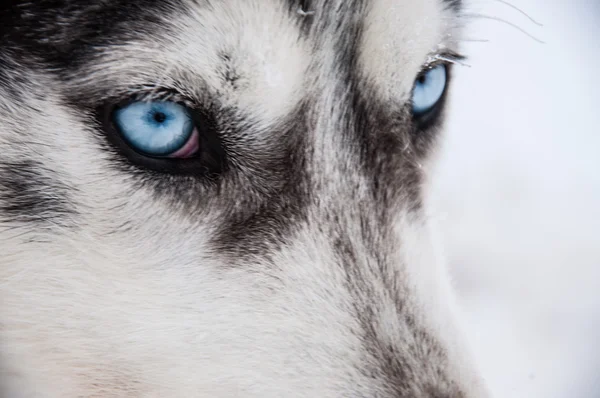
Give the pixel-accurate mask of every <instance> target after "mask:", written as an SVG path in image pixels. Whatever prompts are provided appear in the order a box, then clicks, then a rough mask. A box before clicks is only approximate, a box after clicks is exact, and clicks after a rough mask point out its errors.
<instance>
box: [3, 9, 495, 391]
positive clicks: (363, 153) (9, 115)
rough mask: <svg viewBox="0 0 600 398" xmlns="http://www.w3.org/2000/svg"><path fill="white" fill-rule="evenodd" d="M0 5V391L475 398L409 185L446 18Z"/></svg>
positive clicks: (436, 13)
mask: <svg viewBox="0 0 600 398" xmlns="http://www.w3.org/2000/svg"><path fill="white" fill-rule="evenodd" d="M0 8H2V10H1V11H2V12H1V13H0V15H2V19H3V20H2V24H1V25H2V28H0V31H1V33H2V36H1V37H2V39H1V40H2V46H1V47H0V151H1V153H2V155H1V156H0V253H2V254H1V255H0V286H1V290H0V302H1V306H0V342H1V346H0V371H1V373H0V387H1V388H2V389H3V396H7V397H44V398H45V397H113V396H127V397H138V396H139V397H166V396H173V397H174V396H177V397H233V396H243V397H282V396H285V397H411V398H414V397H431V398H433V397H439V398H442V397H443V398H446V397H448V398H450V397H452V398H463V397H464V398H467V397H471V398H472V397H478V398H479V397H484V396H486V394H485V391H484V389H483V387H482V386H481V384H480V382H479V380H478V377H477V375H476V372H475V371H474V369H472V368H471V366H470V365H469V361H468V356H467V355H465V354H464V352H465V350H464V349H463V348H462V347H461V343H460V338H459V337H458V334H459V333H457V332H456V331H455V329H456V328H455V327H454V326H453V315H452V312H453V309H452V308H453V307H452V296H451V294H450V290H449V288H448V283H447V278H446V275H445V270H444V267H443V263H442V261H441V260H440V258H439V255H438V254H437V249H436V245H435V243H434V239H433V237H432V233H431V231H430V227H429V223H428V220H427V217H426V208H427V206H426V197H425V195H424V194H423V188H422V187H423V183H424V182H425V178H426V173H425V170H426V169H425V168H424V167H423V165H426V164H427V161H428V159H429V157H430V154H431V152H432V150H433V148H434V143H435V139H436V136H437V135H438V134H439V130H440V125H441V120H442V118H443V113H444V111H443V102H444V98H445V92H446V87H445V86H446V81H447V79H448V78H449V77H450V65H445V62H446V61H447V60H449V59H451V58H452V57H454V56H455V54H454V52H455V51H456V46H457V43H458V40H459V39H458V34H459V32H458V25H459V21H460V17H459V15H460V3H459V2H458V1H449V0H370V1H367V0H353V1H346V0H344V1H342V0H331V1H326V2H325V1H322V2H318V1H314V2H310V1H304V2H297V1H292V0H287V1H286V0H239V1H237V0H236V1H227V0H211V1H208V0H168V1H167V0H165V1H156V2H155V1H148V0H130V1H127V2H120V1H113V0H102V1H100V0H94V1H87V2H75V1H68V0H57V1H50V0H48V1H40V2H19V1H17V2H15V1H8V2H4V3H3V5H2V6H0ZM432 82H434V83H435V84H433V83H432ZM440 82H441V83H440ZM432 87H433V88H432ZM428 101H429V102H428ZM149 137H150V138H149Z"/></svg>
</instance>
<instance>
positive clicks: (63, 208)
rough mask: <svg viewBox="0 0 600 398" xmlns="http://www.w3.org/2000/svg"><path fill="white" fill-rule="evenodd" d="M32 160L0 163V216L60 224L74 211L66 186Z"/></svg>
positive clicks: (19, 220) (49, 171) (22, 220)
mask: <svg viewBox="0 0 600 398" xmlns="http://www.w3.org/2000/svg"><path fill="white" fill-rule="evenodd" d="M53 174H54V172H53V171H51V170H48V169H47V168H45V167H44V165H42V164H41V163H39V162H36V161H33V160H23V161H12V162H3V163H0V217H1V218H4V219H7V220H8V221H17V222H40V223H52V224H56V223H59V224H61V225H63V224H64V221H66V219H67V218H69V217H70V216H72V215H73V214H74V213H75V210H74V208H73V204H72V202H71V200H70V199H69V188H68V187H67V186H65V185H64V184H63V183H61V182H60V180H59V179H58V178H54V177H53Z"/></svg>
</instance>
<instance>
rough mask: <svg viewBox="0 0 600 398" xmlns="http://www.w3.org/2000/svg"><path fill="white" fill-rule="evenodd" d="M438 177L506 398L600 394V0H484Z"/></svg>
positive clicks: (476, 330) (458, 272) (466, 299)
mask: <svg viewBox="0 0 600 398" xmlns="http://www.w3.org/2000/svg"><path fill="white" fill-rule="evenodd" d="M470 1H471V5H470V7H469V10H470V12H472V13H481V14H486V15H490V16H495V17H499V18H502V19H505V20H507V21H510V22H512V23H514V24H516V25H518V26H519V27H521V28H523V29H525V30H527V31H528V32H529V33H531V34H533V35H534V36H536V37H538V38H540V39H541V40H543V41H545V44H538V43H537V42H536V41H535V40H532V39H530V38H528V37H527V36H526V35H524V34H523V33H521V32H519V31H518V30H517V29H515V28H513V27H510V26H508V25H506V24H503V23H500V22H496V21H492V20H483V19H477V18H473V19H472V20H471V21H470V22H471V26H470V28H469V30H468V32H469V34H468V38H469V39H487V40H489V41H488V42H467V43H465V46H464V50H465V53H466V55H468V56H469V60H468V63H469V64H470V65H471V66H472V67H471V68H466V67H459V68H456V69H455V70H456V71H457V72H456V75H455V77H456V79H455V80H454V83H453V93H452V98H451V101H450V103H451V104H452V105H451V106H452V108H451V117H450V121H449V125H448V127H449V129H448V131H447V133H448V134H447V137H446V140H445V142H444V146H443V150H442V153H441V159H440V162H438V164H437V169H436V174H435V178H434V185H433V187H434V204H435V207H436V211H435V212H434V213H433V215H432V216H433V217H435V219H436V220H437V221H438V223H439V225H440V226H441V227H442V238H443V239H444V241H445V245H446V254H447V256H448V258H449V261H450V265H451V267H452V268H451V269H452V272H453V274H454V278H455V283H456V285H457V286H458V288H459V291H460V298H461V303H462V304H463V308H464V310H465V311H466V318H467V325H468V330H467V332H468V335H469V338H470V341H471V343H472V345H473V347H474V351H475V356H476V359H477V360H478V361H479V363H480V366H481V368H482V369H483V372H484V374H485V376H486V377H487V379H488V382H489V384H490V386H491V388H492V390H493V392H494V393H495V397H496V398H542V397H543V398H600V127H599V126H600V0H509V1H510V2H511V3H512V4H513V5H515V6H518V7H519V8H521V9H523V10H524V11H526V12H527V13H528V14H529V15H531V16H532V17H533V18H534V19H536V20H538V21H539V22H541V23H543V25H544V26H543V27H540V26H537V25H535V24H534V23H532V22H530V21H529V20H528V19H527V18H526V17H525V16H523V15H521V14H519V13H518V12H517V11H515V10H514V9H512V8H510V7H508V6H507V5H505V4H502V2H500V1H498V0H470Z"/></svg>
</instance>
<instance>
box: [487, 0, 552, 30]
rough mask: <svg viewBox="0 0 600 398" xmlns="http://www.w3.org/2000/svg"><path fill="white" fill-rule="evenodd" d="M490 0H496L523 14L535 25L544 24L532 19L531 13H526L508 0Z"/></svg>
mask: <svg viewBox="0 0 600 398" xmlns="http://www.w3.org/2000/svg"><path fill="white" fill-rule="evenodd" d="M492 1H496V2H498V3H501V4H504V5H505V6H507V7H510V8H512V9H513V10H516V11H517V12H519V13H520V14H521V15H523V16H524V17H525V18H527V19H529V20H530V21H531V22H533V23H534V24H536V25H537V26H544V25H543V24H541V23H539V22H538V21H536V20H535V19H533V17H532V16H531V15H529V14H527V13H526V12H525V11H523V10H522V9H520V8H519V7H517V6H516V5H514V4H512V3H509V2H508V1H505V0H492Z"/></svg>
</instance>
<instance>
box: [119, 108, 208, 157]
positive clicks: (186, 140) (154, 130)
mask: <svg viewBox="0 0 600 398" xmlns="http://www.w3.org/2000/svg"><path fill="white" fill-rule="evenodd" d="M113 120H114V122H115V124H116V126H117V127H118V130H119V132H120V133H121V136H122V137H123V139H124V140H125V141H126V142H127V144H129V146H131V147H132V148H133V149H134V150H136V151H137V152H141V153H143V154H145V155H148V156H154V157H171V158H186V157H190V156H192V155H194V153H195V152H197V150H198V145H199V144H198V137H197V135H198V133H197V130H196V129H195V127H194V122H193V120H192V117H191V116H190V113H189V111H188V109H187V108H185V107H184V106H182V105H179V104H177V103H174V102H166V101H165V102H159V101H157V102H142V101H139V102H133V103H131V104H129V105H127V106H125V107H122V108H119V109H117V110H116V111H115V113H114V115H113Z"/></svg>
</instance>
